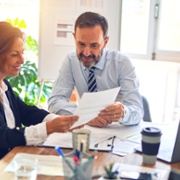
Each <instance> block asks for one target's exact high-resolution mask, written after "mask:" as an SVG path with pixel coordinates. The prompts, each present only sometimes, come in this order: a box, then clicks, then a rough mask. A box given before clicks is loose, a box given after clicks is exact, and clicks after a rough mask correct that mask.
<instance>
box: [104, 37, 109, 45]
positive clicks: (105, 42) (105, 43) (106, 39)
mask: <svg viewBox="0 0 180 180" xmlns="http://www.w3.org/2000/svg"><path fill="white" fill-rule="evenodd" d="M108 41H109V36H107V37H106V38H105V40H104V47H106V45H107V43H108Z"/></svg>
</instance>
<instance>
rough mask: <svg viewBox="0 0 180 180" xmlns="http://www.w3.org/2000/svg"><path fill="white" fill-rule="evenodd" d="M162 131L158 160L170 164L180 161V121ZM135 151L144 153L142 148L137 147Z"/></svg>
mask: <svg viewBox="0 0 180 180" xmlns="http://www.w3.org/2000/svg"><path fill="white" fill-rule="evenodd" d="M160 129H161V128H160ZM161 130H162V137H161V144H160V148H159V152H158V155H157V159H159V160H162V161H165V162H168V163H175V162H178V161H180V121H179V122H178V123H176V124H174V123H172V126H171V125H170V126H167V127H166V128H165V129H163V128H162V129H161ZM135 150H136V151H137V152H142V149H141V146H138V147H136V148H135Z"/></svg>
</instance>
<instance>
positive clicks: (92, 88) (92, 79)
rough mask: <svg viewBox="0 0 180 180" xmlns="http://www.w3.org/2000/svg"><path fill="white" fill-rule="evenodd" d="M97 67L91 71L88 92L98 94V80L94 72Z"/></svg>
mask: <svg viewBox="0 0 180 180" xmlns="http://www.w3.org/2000/svg"><path fill="white" fill-rule="evenodd" d="M95 69H96V67H94V66H92V67H91V68H90V69H89V78H88V92H96V91H97V84H96V78H95V75H94V70H95Z"/></svg>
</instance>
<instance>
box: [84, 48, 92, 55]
mask: <svg viewBox="0 0 180 180" xmlns="http://www.w3.org/2000/svg"><path fill="white" fill-rule="evenodd" d="M84 55H85V56H89V55H91V52H90V48H89V47H85V49H84Z"/></svg>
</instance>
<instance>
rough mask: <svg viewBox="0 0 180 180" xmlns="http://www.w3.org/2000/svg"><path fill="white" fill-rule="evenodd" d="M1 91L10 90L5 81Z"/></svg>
mask: <svg viewBox="0 0 180 180" xmlns="http://www.w3.org/2000/svg"><path fill="white" fill-rule="evenodd" d="M0 89H1V91H3V92H5V91H7V90H8V87H7V85H6V84H5V83H4V81H2V87H0Z"/></svg>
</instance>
